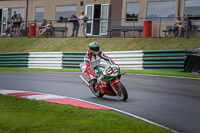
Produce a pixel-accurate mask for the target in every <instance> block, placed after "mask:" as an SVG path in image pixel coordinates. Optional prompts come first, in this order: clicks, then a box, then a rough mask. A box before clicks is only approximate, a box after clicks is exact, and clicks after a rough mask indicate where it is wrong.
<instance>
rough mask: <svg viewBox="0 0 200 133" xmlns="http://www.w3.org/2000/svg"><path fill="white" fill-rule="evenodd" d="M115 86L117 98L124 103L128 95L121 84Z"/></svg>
mask: <svg viewBox="0 0 200 133" xmlns="http://www.w3.org/2000/svg"><path fill="white" fill-rule="evenodd" d="M115 85H116V87H117V97H118V98H119V99H120V100H121V101H126V100H127V99H128V93H127V91H126V88H125V87H124V85H123V84H122V83H121V82H117V83H116V84H115Z"/></svg>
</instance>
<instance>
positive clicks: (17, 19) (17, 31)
mask: <svg viewBox="0 0 200 133" xmlns="http://www.w3.org/2000/svg"><path fill="white" fill-rule="evenodd" d="M16 22H17V28H16V34H15V35H16V36H20V33H21V32H20V28H21V23H22V17H21V14H20V13H18V14H17V18H16Z"/></svg>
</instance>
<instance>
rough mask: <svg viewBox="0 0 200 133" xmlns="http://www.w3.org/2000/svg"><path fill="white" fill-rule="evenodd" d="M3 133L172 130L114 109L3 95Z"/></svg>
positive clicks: (165, 132) (158, 132)
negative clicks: (76, 105) (90, 107)
mask: <svg viewBox="0 0 200 133" xmlns="http://www.w3.org/2000/svg"><path fill="white" fill-rule="evenodd" d="M0 101H1V102H0V132H1V133H125V132H126V133H134V132H135V133H171V132H172V131H170V130H167V129H164V128H161V127H157V126H155V125H152V124H149V123H146V122H143V121H141V120H138V119H135V118H131V117H128V116H124V115H122V114H119V113H117V112H114V111H110V110H91V109H85V108H81V107H74V106H70V105H59V104H55V103H47V102H43V101H36V100H29V99H23V98H17V97H11V96H4V95H0Z"/></svg>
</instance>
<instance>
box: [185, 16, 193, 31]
mask: <svg viewBox="0 0 200 133" xmlns="http://www.w3.org/2000/svg"><path fill="white" fill-rule="evenodd" d="M191 27H192V22H191V20H190V19H189V18H188V16H187V14H185V15H184V29H186V28H188V29H191Z"/></svg>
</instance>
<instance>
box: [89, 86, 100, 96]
mask: <svg viewBox="0 0 200 133" xmlns="http://www.w3.org/2000/svg"><path fill="white" fill-rule="evenodd" d="M90 90H91V91H92V93H93V94H94V95H95V96H96V97H103V94H102V93H101V92H100V90H99V88H96V87H95V89H92V88H90Z"/></svg>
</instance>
